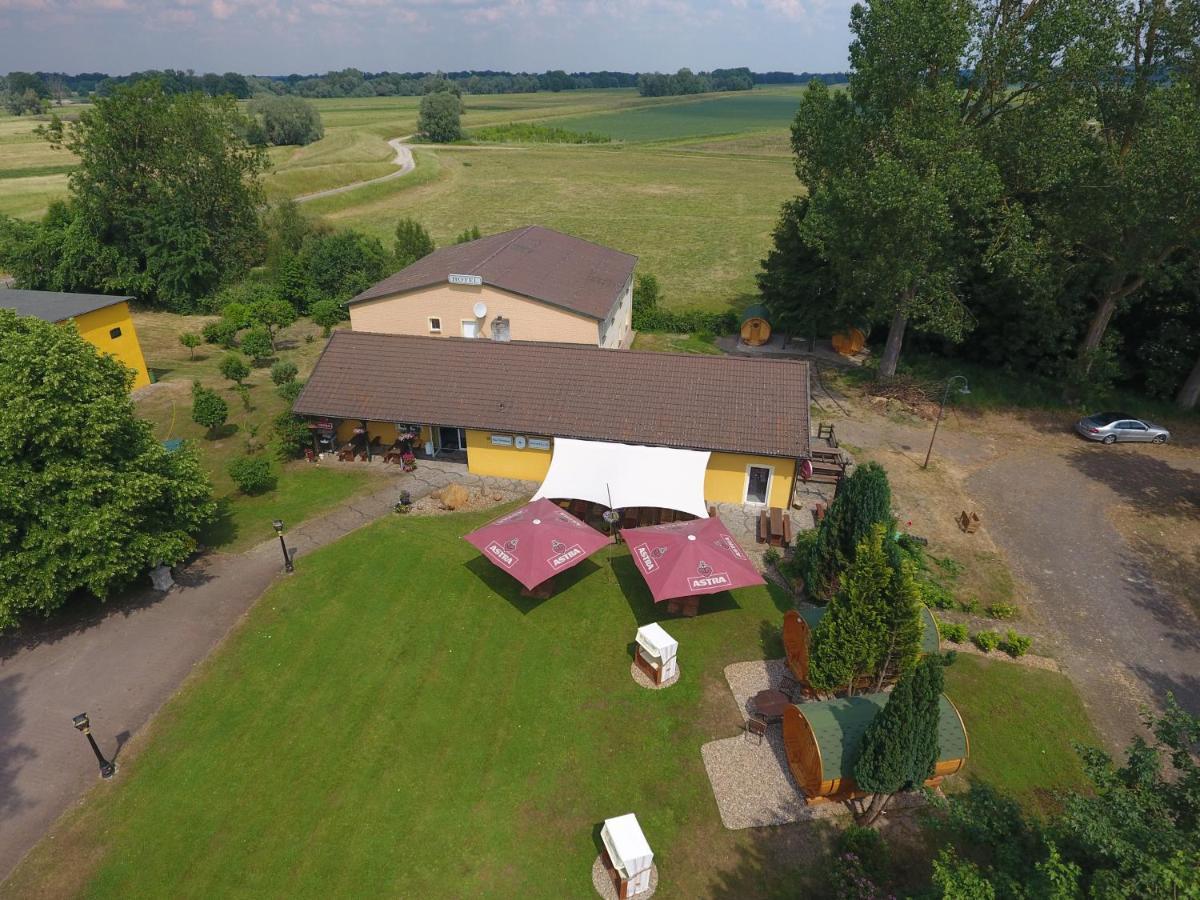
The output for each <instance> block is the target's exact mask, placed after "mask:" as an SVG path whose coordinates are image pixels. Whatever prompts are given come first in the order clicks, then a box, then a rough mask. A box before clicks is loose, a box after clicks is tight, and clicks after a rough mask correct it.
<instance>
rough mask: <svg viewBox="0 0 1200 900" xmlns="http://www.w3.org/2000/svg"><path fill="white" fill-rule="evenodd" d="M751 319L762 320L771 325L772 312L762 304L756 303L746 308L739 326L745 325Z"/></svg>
mask: <svg viewBox="0 0 1200 900" xmlns="http://www.w3.org/2000/svg"><path fill="white" fill-rule="evenodd" d="M750 319H762V320H763V321H764V322H767V323H770V321H771V311H770V310H769V309H767V308H766V307H765V306H763V305H762V304H761V303H755V304H753V305H751V306H747V307H746V311H745V312H744V313H742V320H741V322H740V323H739V324H741V325H745V324H746V322H747V321H749V320H750Z"/></svg>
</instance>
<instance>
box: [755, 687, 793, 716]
mask: <svg viewBox="0 0 1200 900" xmlns="http://www.w3.org/2000/svg"><path fill="white" fill-rule="evenodd" d="M791 703H792V701H791V700H790V699H789V698H788V695H787V694H785V693H784V692H783V691H777V690H766V691H759V692H758V693H757V694H755V695H754V696H753V697H752V698H751V699H750V705H751V706H753V707H754V709H755V711H756V712H757V713H758V714H759V715H760V716H762V717H763V718H764V719H766V720H767V721H768V722H771V721H775V720H777V719H781V718H783V711H784V710H785V709H787V708H788V707H789V706H790V705H791Z"/></svg>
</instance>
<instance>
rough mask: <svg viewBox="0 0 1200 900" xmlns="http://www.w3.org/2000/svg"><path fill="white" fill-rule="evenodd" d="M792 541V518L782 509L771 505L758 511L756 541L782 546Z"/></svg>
mask: <svg viewBox="0 0 1200 900" xmlns="http://www.w3.org/2000/svg"><path fill="white" fill-rule="evenodd" d="M791 541H792V519H791V516H788V515H786V514H785V512H784V511H783V509H781V508H780V507H778V506H772V507H771V508H770V510H766V509H763V510H760V511H759V513H758V542H759V543H760V544H770V545H771V546H772V547H782V546H784V545H786V544H790V543H791Z"/></svg>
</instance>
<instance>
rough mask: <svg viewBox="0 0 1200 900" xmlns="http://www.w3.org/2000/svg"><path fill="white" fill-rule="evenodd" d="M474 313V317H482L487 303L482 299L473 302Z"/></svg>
mask: <svg viewBox="0 0 1200 900" xmlns="http://www.w3.org/2000/svg"><path fill="white" fill-rule="evenodd" d="M474 313H475V318H477V319H482V318H483V317H484V316H486V315H487V304H486V303H484V302H483V301H482V300H480V301H479V302H478V303H476V304H475V309H474Z"/></svg>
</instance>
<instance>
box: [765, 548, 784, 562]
mask: <svg viewBox="0 0 1200 900" xmlns="http://www.w3.org/2000/svg"><path fill="white" fill-rule="evenodd" d="M781 559H783V554H781V553H780V552H779V550H778V549H776V548H775V547H768V548H767V549H766V551H765V552H764V553H763V562H764V563H765V564H766V565H768V566H773V565H776V564H777V563H778V562H779V560H781Z"/></svg>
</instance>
